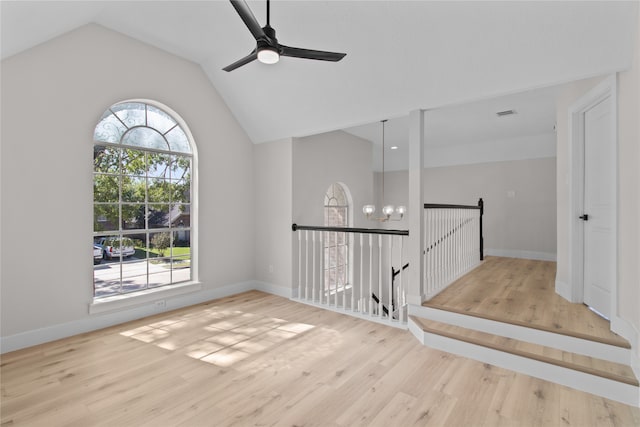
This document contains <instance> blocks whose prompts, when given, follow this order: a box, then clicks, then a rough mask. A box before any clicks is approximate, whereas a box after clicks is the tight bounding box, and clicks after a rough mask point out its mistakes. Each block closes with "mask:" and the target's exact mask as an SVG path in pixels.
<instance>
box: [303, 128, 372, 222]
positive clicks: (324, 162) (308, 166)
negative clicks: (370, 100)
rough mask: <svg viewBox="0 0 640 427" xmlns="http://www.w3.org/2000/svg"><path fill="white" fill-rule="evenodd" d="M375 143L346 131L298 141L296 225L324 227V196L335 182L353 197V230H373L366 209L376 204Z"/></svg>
mask: <svg viewBox="0 0 640 427" xmlns="http://www.w3.org/2000/svg"><path fill="white" fill-rule="evenodd" d="M371 155H372V153H371V143H370V142H369V141H366V140H364V139H361V138H358V137H356V136H353V135H351V134H348V133H346V132H343V131H335V132H328V133H323V134H319V135H314V136H309V137H304V138H294V140H293V222H295V223H297V224H300V225H323V206H324V195H325V193H326V192H327V190H328V189H329V185H331V184H332V183H334V182H341V183H343V184H345V185H346V186H347V187H348V188H349V191H350V192H351V195H352V197H353V226H354V227H370V226H371V225H370V224H369V223H368V221H366V219H364V215H363V214H362V206H363V205H365V204H367V203H372V202H373V172H372V162H371Z"/></svg>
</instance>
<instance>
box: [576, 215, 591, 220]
mask: <svg viewBox="0 0 640 427" xmlns="http://www.w3.org/2000/svg"><path fill="white" fill-rule="evenodd" d="M578 218H580V219H581V220H584V221H589V215H587V214H584V215H580V216H579V217H578Z"/></svg>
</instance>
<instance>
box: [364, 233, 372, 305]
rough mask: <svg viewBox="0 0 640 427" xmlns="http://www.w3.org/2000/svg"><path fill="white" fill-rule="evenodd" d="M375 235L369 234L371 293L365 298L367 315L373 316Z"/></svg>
mask: <svg viewBox="0 0 640 427" xmlns="http://www.w3.org/2000/svg"><path fill="white" fill-rule="evenodd" d="M372 295H373V234H369V293H368V294H367V297H366V298H365V304H366V305H367V313H369V315H370V316H371V315H373V300H372V299H371V296H372Z"/></svg>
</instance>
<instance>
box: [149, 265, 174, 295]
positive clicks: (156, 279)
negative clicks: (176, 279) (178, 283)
mask: <svg viewBox="0 0 640 427" xmlns="http://www.w3.org/2000/svg"><path fill="white" fill-rule="evenodd" d="M170 284H171V262H170V261H169V260H168V259H154V260H152V261H149V287H150V288H155V287H158V286H164V285H170Z"/></svg>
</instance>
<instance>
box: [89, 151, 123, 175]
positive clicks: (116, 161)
mask: <svg viewBox="0 0 640 427" xmlns="http://www.w3.org/2000/svg"><path fill="white" fill-rule="evenodd" d="M93 171H94V172H102V173H116V174H117V173H120V148H119V147H105V146H103V145H94V146H93Z"/></svg>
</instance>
